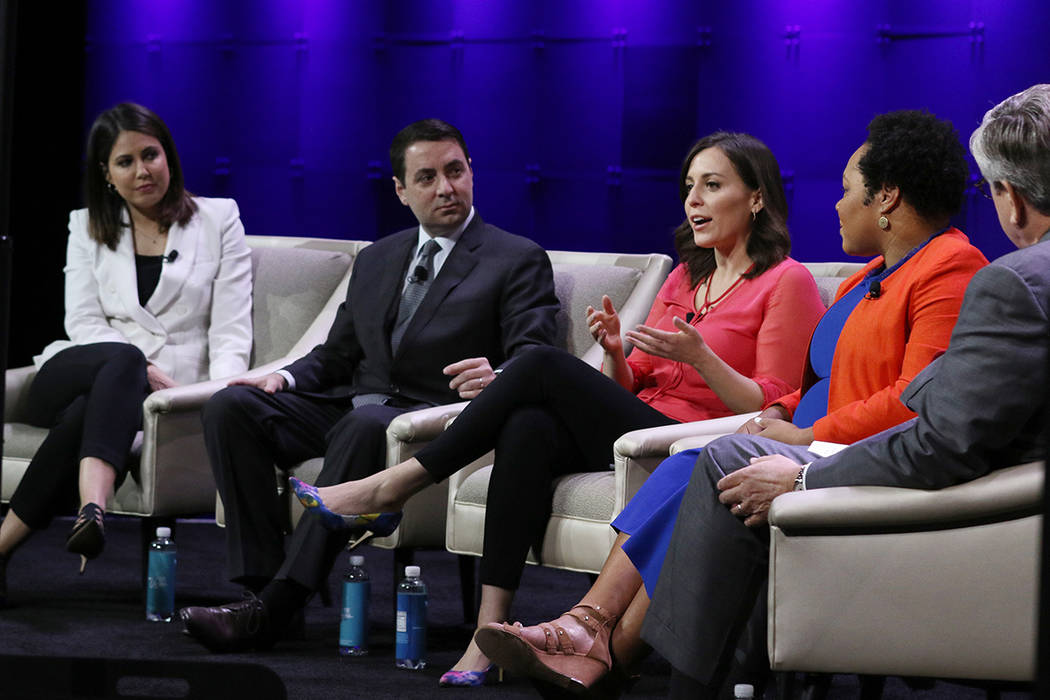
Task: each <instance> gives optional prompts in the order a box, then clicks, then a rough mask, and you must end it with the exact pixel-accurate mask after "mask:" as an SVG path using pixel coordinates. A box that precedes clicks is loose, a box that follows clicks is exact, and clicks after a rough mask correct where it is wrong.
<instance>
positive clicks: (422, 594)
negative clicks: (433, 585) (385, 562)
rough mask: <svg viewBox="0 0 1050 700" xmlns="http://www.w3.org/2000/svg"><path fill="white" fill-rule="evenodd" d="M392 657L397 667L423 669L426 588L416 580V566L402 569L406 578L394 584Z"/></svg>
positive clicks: (425, 646) (425, 640)
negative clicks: (394, 621)
mask: <svg viewBox="0 0 1050 700" xmlns="http://www.w3.org/2000/svg"><path fill="white" fill-rule="evenodd" d="M396 631H397V632H396V635H395V639H394V658H395V659H396V663H397V667H398V668H408V669H412V670H413V671H418V670H421V669H424V668H426V666H427V662H426V659H425V656H426V648H427V587H426V584H425V583H423V580H422V579H421V578H419V567H418V566H406V567H405V579H404V580H403V581H402V582H401V583H399V584H398V585H397V625H396Z"/></svg>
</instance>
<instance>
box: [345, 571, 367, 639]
mask: <svg viewBox="0 0 1050 700" xmlns="http://www.w3.org/2000/svg"><path fill="white" fill-rule="evenodd" d="M371 592H372V584H371V582H369V581H344V582H343V612H342V615H341V616H340V620H339V646H341V647H357V648H361V649H364V648H367V646H368V598H369V595H370V594H371Z"/></svg>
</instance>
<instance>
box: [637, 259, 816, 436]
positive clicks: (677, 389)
mask: <svg viewBox="0 0 1050 700" xmlns="http://www.w3.org/2000/svg"><path fill="white" fill-rule="evenodd" d="M695 298H696V286H694V285H692V284H690V281H689V271H688V270H687V269H686V267H685V265H678V267H676V268H675V269H674V270H672V271H671V274H670V275H669V276H668V278H667V281H666V282H664V285H663V287H661V288H660V292H659V294H657V296H656V301H655V302H654V303H653V308H652V309H651V310H650V311H649V317H648V318H647V319H646V321H645V325H647V326H651V327H654V328H659V329H661V330H670V331H674V330H676V329H675V327H674V323H673V319H674V317H675V316H678V317H679V318H682V319H684V318H686V314H689V313H695V311H696V305H695ZM823 313H824V304H823V303H822V302H821V300H820V294H819V293H818V292H817V285H816V282H814V281H813V276H812V275H811V274H810V273H809V270H807V269H806V268H805V267H803V266H802V265H801V264H799V263H798V262H796V261H794V260H792V259H791V258H787V259H785V260H784V261H782V262H781V263H780V264H778V265H776V266H774V267H772V268H770V269H769V270H766V271H765V272H764V273H763V274H761V275H759V276H758V277H756V278H754V279H749V280H744V281H743V282H742V283H741V284H740V285H739V286H738V287H737V288H736V289H734V290H733V291H732V292H730V294H729V296H727V297H726V298H725V299H723V300H722V302H721V303H719V304H718V306H716V307H715V308H713V309H712V310H711V311H709V312H708V313H707V315H706V316H704V317H703V318H702V319H694V320H693V322H692V323H693V325H694V326H695V327H696V329H697V330H698V331H700V335H701V336H702V337H703V339H704V342H705V343H707V344H708V346H710V348H711V349H712V350H713V351H714V352H715V354H717V355H718V356H719V357H720V358H722V359H723V360H724V361H725V362H726V363H727V364H729V366H730V367H732V368H733V369H735V370H736V371H737V372H739V373H740V374H742V375H744V376H745V377H749V378H751V379H752V380H754V381H755V382H757V383H758V385H759V386H760V387H762V391H763V393H764V394H765V402H764V403H765V404H768V403H770V402H772V401H774V400H776V399H777V398H779V397H781V396H783V395H784V394H787V393H790V392H792V391H794V390H795V389H797V388H798V387H799V385H800V383H801V381H802V368H803V366H804V361H805V358H806V350H807V347H808V345H809V338H810V335H812V333H813V329H814V327H816V325H817V321H818V320H819V319H820V316H821V314H823ZM625 330H626V329H625ZM627 363H628V364H629V365H630V367H631V370H632V371H633V372H634V391H635V393H636V394H637V395H638V398H639V399H641V400H642V401H645V402H646V403H647V404H649V405H650V406H652V407H653V408H655V409H656V410H657V411H660V413H663V414H664V415H665V416H667V417H669V418H673V419H675V420H677V421H682V422H686V421H694V420H704V419H707V418H717V417H719V416H728V415H731V414H732V413H733V411H731V410H729V408H727V407H726V405H725V404H724V403H722V401H721V399H719V398H718V396H716V395H715V392H714V391H713V390H712V389H711V388H710V387H709V386H707V383H706V382H704V379H703V377H701V376H700V373H699V372H697V371H696V370H695V369H693V368H692V367H690V366H688V365H686V364H683V363H681V362H675V361H673V360H667V359H663V358H660V357H655V356H653V355H650V354H648V353H645V352H643V351H641V350H639V349H637V348H636V349H635V350H634V351H633V352H632V353H631V354H630V356H629V357H628V358H627Z"/></svg>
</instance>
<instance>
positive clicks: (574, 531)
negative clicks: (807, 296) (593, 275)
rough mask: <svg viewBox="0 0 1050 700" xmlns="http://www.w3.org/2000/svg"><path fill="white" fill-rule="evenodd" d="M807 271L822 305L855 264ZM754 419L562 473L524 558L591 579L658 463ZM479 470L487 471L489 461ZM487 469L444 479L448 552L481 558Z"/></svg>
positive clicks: (670, 431) (622, 446) (630, 441)
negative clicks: (623, 514) (536, 547)
mask: <svg viewBox="0 0 1050 700" xmlns="http://www.w3.org/2000/svg"><path fill="white" fill-rule="evenodd" d="M806 267H807V268H808V269H809V270H810V272H811V273H813V276H814V279H816V281H817V287H818V288H819V289H820V293H821V298H822V299H823V300H824V303H825V305H828V304H830V303H831V300H832V299H834V296H835V291H836V290H837V289H838V286H839V284H840V283H841V282H842V281H843V280H844V279H845V278H846V277H849V276H850V275H852V274H853V273H854V272H856V271H857V270H859V269H860V268H861V267H862V265H861V264H859V263H833V262H832V263H812V264H807V265H806ZM625 325H626V322H625ZM755 415H757V413H746V414H741V415H736V416H728V417H725V418H716V419H714V420H707V421H697V422H694V423H682V424H678V425H670V426H664V427H660V428H649V429H645V430H635V431H632V432H629V433H626V434H625V435H623V436H622V437H620V439H619V440H617V441H616V444H615V445H614V446H613V465H612V466H613V468H612V469H611V470H609V471H606V472H589V473H579V474H569V475H566V476H563V477H561V478H559V479H557V480H556V481H555V484H554V495H553V500H552V503H551V517H550V520H549V521H548V524H547V530H546V532H545V534H544V538H543V543H542V545H541V550H540V551H539V552H536V551H532V552H530V554H529V562H530V563H533V564H540V563H542V564H543V565H544V566H549V567H552V568H557V569H566V570H570V571H582V572H586V573H592V574H595V573H598V572H599V571H600V570H601V567H602V564H604V563H605V558H606V557H607V556H608V554H609V549H610V548H611V547H612V545H613V541H614V540H615V539H616V532H615V531H614V530H613V529H612V528H611V527H609V524H610V523H611V522H612V521H613V520H614V519H615V518H616V516H617V515H619V513H620V511H622V510H623V508H624V506H625V505H627V502H628V501H629V500H630V499H631V498H632V497H633V496H634V494H635V493H637V491H638V489H639V488H641V485H642V484H643V483H644V482H645V480H646V479H647V478H648V477H649V474H651V473H652V471H653V470H654V469H655V468H656V467H657V466H658V465H659V464H660V462H662V461H663V460H665V459H666V458H667V457H668V456H670V455H671V454H673V453H675V452H677V451H679V450H680V449H686V448H690V447H699V446H702V445H704V444H706V443H707V442H708V441H710V440H712V439H714V438H715V437H717V436H719V435H725V434H728V433H732V432H735V431H736V429H737V428H738V427H740V426H741V425H743V424H744V423H745V422H747V420H749V419H750V418H752V417H754V416H755ZM485 464H486V465H491V459H489V460H488V461H487V462H485ZM475 469H476V467H475ZM490 471H491V467H490V466H487V467H486V468H485V469H483V470H481V471H472V470H471V469H466V470H463V471H460V472H459V473H458V474H456V475H455V476H453V477H452V479H450V480H449V498H448V519H447V522H448V525H447V530H446V535H445V545H446V547H447V548H448V550H449V551H450V552H455V553H457V554H471V555H474V556H481V552H482V545H483V539H484V537H483V535H484V528H483V527H482V524H483V523H484V522H485V502H486V499H487V493H488V475H489V472H490Z"/></svg>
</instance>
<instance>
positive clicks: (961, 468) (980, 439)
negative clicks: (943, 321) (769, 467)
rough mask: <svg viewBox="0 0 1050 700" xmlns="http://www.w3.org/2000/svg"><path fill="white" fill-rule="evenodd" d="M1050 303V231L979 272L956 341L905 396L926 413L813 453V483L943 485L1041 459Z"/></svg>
mask: <svg viewBox="0 0 1050 700" xmlns="http://www.w3.org/2000/svg"><path fill="white" fill-rule="evenodd" d="M1048 310H1050V233H1048V234H1046V235H1044V236H1043V238H1042V239H1041V240H1040V242H1039V243H1037V244H1036V245H1034V246H1031V247H1029V248H1025V249H1022V250H1017V251H1014V252H1012V253H1009V254H1007V255H1004V256H1003V257H1001V258H999V259H998V260H996V261H994V262H992V263H991V264H989V265H988V266H987V267H985V268H983V269H982V270H980V271H979V272H978V273H977V274H976V275H975V276H974V278H973V280H972V281H971V282H970V284H969V286H968V287H967V288H966V296H965V297H964V299H963V304H962V308H961V309H960V311H959V319H958V321H957V322H956V324H955V329H954V330H953V331H952V337H951V342H950V343H949V345H948V350H947V351H946V352H945V353H944V354H943V355H942V356H941V357H939V358H938V359H937V360H935V361H934V362H933V363H931V364H930V365H929V366H928V367H927V368H926V369H925V370H924V371H923V372H921V373H920V374H919V375H918V376H917V377H915V379H914V380H912V382H911V384H910V385H909V386H908V388H907V390H905V392H904V393H903V394H902V396H901V400H902V401H903V402H904V403H905V404H906V405H907V406H908V408H910V409H912V410H913V411H915V412H916V413H918V414H919V415H918V417H917V418H915V419H913V420H911V421H908V422H907V423H904V424H902V425H899V426H897V427H895V428H891V429H889V430H886V431H883V432H881V433H879V434H878V435H874V436H872V437H870V438H868V439H866V440H862V441H860V442H858V443H856V444H855V445H852V446H851V447H849V448H847V449H845V450H843V451H842V452H839V453H838V454H835V455H832V456H831V457H827V458H825V459H820V460H817V461H815V462H813V463H812V465H811V466H810V468H809V471H808V472H807V474H806V486H807V488H820V487H825V486H858V485H876V486H903V487H908V488H921V489H938V488H942V487H945V486H951V485H952V484H957V483H961V482H964V481H970V480H972V479H976V478H978V477H980V476H983V475H985V474H987V473H988V472H990V471H992V470H994V469H1002V468H1004V467H1009V466H1013V465H1015V464H1018V463H1021V462H1026V461H1031V460H1034V459H1042V458H1043V457H1044V456H1045V448H1046V446H1045V444H1044V443H1043V440H1042V437H1041V435H1042V430H1043V426H1044V425H1045V423H1046V420H1047V415H1046V408H1047V404H1046V396H1047V369H1048V367H1047V361H1048V351H1050V321H1048V318H1050V313H1048Z"/></svg>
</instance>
